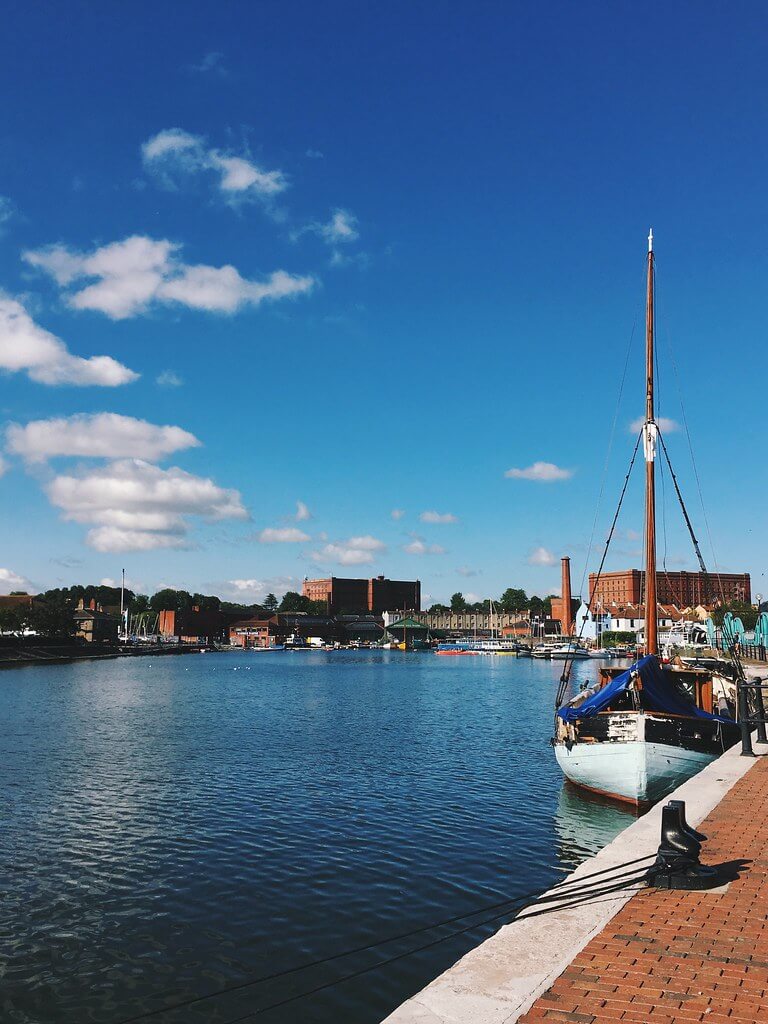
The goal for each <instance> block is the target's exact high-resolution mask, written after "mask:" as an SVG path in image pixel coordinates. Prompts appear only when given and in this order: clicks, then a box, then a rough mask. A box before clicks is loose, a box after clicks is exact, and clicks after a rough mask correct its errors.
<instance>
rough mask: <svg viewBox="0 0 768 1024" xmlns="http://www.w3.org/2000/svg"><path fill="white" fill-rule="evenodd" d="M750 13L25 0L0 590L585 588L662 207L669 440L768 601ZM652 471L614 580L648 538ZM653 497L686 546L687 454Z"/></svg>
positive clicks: (4, 227)
mask: <svg viewBox="0 0 768 1024" xmlns="http://www.w3.org/2000/svg"><path fill="white" fill-rule="evenodd" d="M763 23H764V8H763V6H762V5H758V4H756V3H749V2H744V3H741V4H739V5H736V6H735V7H734V6H733V5H725V4H721V3H717V4H716V3H707V2H703V3H702V2H697V3H692V2H690V3H689V2H676V3H673V4H667V5H663V6H662V7H660V6H658V5H657V6H654V5H646V7H645V8H642V9H641V8H639V7H638V6H637V5H636V4H634V3H623V2H617V3H613V4H605V3H593V2H582V3H579V4H573V3H570V2H562V3H560V2H551V3H541V4H532V3H514V2H506V3H496V2H484V0H479V2H477V3H474V4H472V5H469V4H466V3H451V2H439V3H438V2H436V0H435V2H424V3H420V4H413V3H412V2H409V3H406V2H401V0H393V2H390V3H388V4H385V5H370V4H369V5H363V4H359V3H354V2H342V0H327V2H325V3H322V4H318V3H316V2H314V3H312V2H297V0H293V2H292V0H280V2H238V0H229V2H228V3H226V4H220V3H212V2H194V0H190V2H187V3H185V4H183V5H180V4H176V3H168V2H163V0H160V2H153V3H151V4H150V3H148V2H141V0H140V2H137V3H133V4H130V5H128V4H126V5H117V4H97V3H95V2H90V3H83V2H77V0H71V2H70V3H68V4H66V5H61V4H57V3H52V2H44V0H43V2H40V3H37V4H22V3H18V2H11V3H9V4H8V5H7V6H6V9H5V15H4V28H5V33H6V38H7V39H12V40H13V45H12V46H7V47H6V48H5V51H4V59H3V61H2V63H1V64H0V91H1V94H2V95H3V97H4V102H3V104H2V109H0V197H2V198H0V453H1V454H0V471H1V473H2V475H1V478H0V592H8V591H10V590H15V589H29V590H42V589H47V588H49V587H54V586H65V585H71V584H73V583H98V582H100V581H103V580H107V581H108V580H118V579H119V577H120V573H121V570H122V569H125V572H126V576H127V579H128V581H129V583H130V585H132V586H133V588H134V589H137V590H139V591H142V592H149V593H152V592H153V591H154V590H156V589H159V588H160V587H162V586H176V587H183V588H185V589H188V590H201V591H203V592H205V593H218V594H219V595H221V596H223V597H227V598H230V599H233V600H240V601H243V602H250V601H258V600H259V599H260V598H263V596H264V595H265V594H266V593H267V592H269V591H273V592H275V593H277V594H280V593H282V592H284V591H285V590H286V589H300V583H301V579H302V578H303V577H305V576H318V575H327V574H330V573H333V574H335V575H342V576H344V575H354V576H370V575H374V574H379V573H383V574H386V575H387V576H390V577H392V578H400V579H412V578H418V579H421V580H422V591H423V594H424V600H425V602H426V603H432V602H433V601H443V600H446V599H448V598H449V597H450V595H451V594H452V593H454V592H455V591H457V590H461V591H462V592H463V593H464V594H465V596H468V597H469V598H470V599H478V598H481V597H485V596H487V595H492V596H495V595H498V594H500V593H501V591H502V590H503V589H505V588H506V587H509V586H515V587H523V588H525V589H526V590H527V591H528V592H529V593H539V594H545V593H555V592H557V591H558V587H559V575H560V574H559V559H560V557H561V555H565V554H568V555H570V556H571V558H572V565H573V576H574V580H573V585H574V591H575V592H579V591H580V590H582V589H583V587H582V579H583V573H584V572H585V570H586V569H590V570H594V569H595V568H596V565H597V562H598V560H599V548H601V546H602V544H603V541H604V538H605V535H606V531H607V528H608V525H609V523H610V520H611V517H612V515H613V511H614V507H615V504H616V500H617V497H618V494H619V491H620V488H621V483H622V480H623V477H624V474H625V472H626V468H627V465H628V462H629V458H630V456H631V451H632V447H633V443H634V435H633V432H632V423H633V421H634V420H635V419H636V418H637V417H638V416H640V415H642V412H643V399H644V393H643V351H642V347H643V316H644V312H643V307H644V288H645V285H644V274H645V260H646V248H647V246H646V236H647V234H648V230H649V228H650V227H651V226H653V230H654V238H655V250H656V254H657V297H658V321H657V323H658V355H659V399H660V401H659V412H660V414H661V415H662V416H664V417H665V420H667V421H668V423H667V425H666V430H665V436H666V439H667V444H668V447H669V449H670V454H671V457H672V459H673V462H674V464H675V469H676V471H677V473H678V477H679V480H680V484H681V487H682V489H683V493H684V495H685V497H686V498H687V501H688V505H689V508H690V512H691V517H692V519H693V523H694V527H695V529H696V530H697V533H698V534H699V538H700V541H701V546H702V550H703V553H704V556H705V559H706V560H707V562H708V564H709V568H710V569H712V568H719V569H721V570H723V571H735V572H743V571H748V572H751V573H752V578H753V590H754V591H758V592H759V591H761V590H762V593H764V594H765V593H768V580H766V579H765V576H764V572H765V565H766V558H767V556H768V539H766V531H765V529H764V523H765V513H764V511H763V509H764V508H765V505H766V499H768V479H766V476H765V474H764V473H763V472H762V470H761V463H760V457H759V423H760V420H761V417H762V416H763V414H764V408H765V391H766V374H765V371H764V362H765V360H764V356H763V355H762V354H761V353H763V352H764V348H765V342H766V326H767V319H768V317H767V314H766V306H765V280H766V277H768V247H767V246H766V242H765V237H766V230H765V229H766V212H767V205H768V204H767V201H766V185H765V183H766V180H767V178H768V174H767V172H768V131H767V129H768V106H767V105H766V98H767V94H768V93H767V87H768V72H766V65H765V59H764V32H763V31H762V27H763ZM625 367H626V373H625ZM622 381H623V384H622ZM681 399H682V401H681ZM686 426H687V430H686ZM689 438H690V442H691V445H690V447H689ZM691 450H692V452H693V455H694V457H695V464H694V462H693V461H692V457H691ZM694 465H695V468H696V471H697V474H698V482H699V483H700V489H701V495H702V498H703V502H702V500H700V497H699V487H698V484H697V474H696V472H694ZM641 469H642V467H641V466H638V467H637V468H636V471H635V475H634V478H633V482H632V484H631V485H630V489H629V491H628V493H627V498H626V500H625V506H624V509H623V511H622V515H621V517H620V520H619V526H618V533H617V538H616V540H615V542H614V545H613V547H612V552H611V554H610V555H609V557H608V561H607V566H608V568H614V569H620V568H629V567H633V566H639V564H640V561H641V553H640V543H639V540H638V537H639V531H640V530H641V528H642V489H641V487H642V480H641V474H640V471H641ZM659 504H660V510H659V518H660V524H661V525H660V537H659V559H660V561H661V560H662V559H664V561H665V564H666V566H667V567H668V568H670V569H672V568H674V569H681V568H687V569H695V568H696V562H695V559H694V556H693V550H692V546H691V544H690V541H689V540H688V538H687V535H686V533H685V530H684V527H683V524H682V517H681V515H680V513H679V509H678V507H677V505H676V500H675V497H674V493H673V491H672V487H671V486H670V482H669V479H668V477H667V478H666V484H665V485H664V486H660V488H659ZM590 537H593V541H592V545H591V547H590Z"/></svg>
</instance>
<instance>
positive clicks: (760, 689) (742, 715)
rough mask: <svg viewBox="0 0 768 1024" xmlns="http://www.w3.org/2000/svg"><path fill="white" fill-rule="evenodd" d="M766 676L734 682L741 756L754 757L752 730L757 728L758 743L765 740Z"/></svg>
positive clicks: (767, 680) (767, 684)
mask: <svg viewBox="0 0 768 1024" xmlns="http://www.w3.org/2000/svg"><path fill="white" fill-rule="evenodd" d="M766 688H768V677H766V678H764V679H756V678H752V679H739V680H738V682H737V684H736V696H737V700H738V712H739V725H740V726H741V754H742V757H754V754H755V752H754V750H753V749H752V730H753V729H756V730H757V741H758V743H765V742H766V732H765V726H766V711H765V706H766V699H765V693H764V691H765V690H766Z"/></svg>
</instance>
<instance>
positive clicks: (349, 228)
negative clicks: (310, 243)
mask: <svg viewBox="0 0 768 1024" xmlns="http://www.w3.org/2000/svg"><path fill="white" fill-rule="evenodd" d="M357 224H358V221H357V217H355V215H354V214H353V213H350V212H349V210H341V209H337V210H334V211H333V213H332V214H331V219H330V220H329V221H326V222H325V223H324V224H309V225H307V227H306V228H305V229H304V230H305V231H312V232H314V233H315V234H316V235H319V236H320V238H322V239H323V241H324V242H327V243H328V244H329V245H338V244H339V243H341V244H345V243H347V242H355V241H357V239H358V238H359V237H360V232H359V231H358V229H357Z"/></svg>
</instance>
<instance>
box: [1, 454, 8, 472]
mask: <svg viewBox="0 0 768 1024" xmlns="http://www.w3.org/2000/svg"><path fill="white" fill-rule="evenodd" d="M7 472H8V462H7V460H6V459H4V458H3V456H2V455H0V476H3V474H4V473H7Z"/></svg>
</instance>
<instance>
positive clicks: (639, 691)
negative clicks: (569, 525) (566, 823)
mask: <svg viewBox="0 0 768 1024" xmlns="http://www.w3.org/2000/svg"><path fill="white" fill-rule="evenodd" d="M654 330H655V315H654V253H653V231H651V233H650V235H649V236H648V285H647V297H646V332H645V334H646V345H645V368H646V402H645V421H644V423H643V427H642V433H641V436H642V443H643V454H644V456H645V550H646V564H645V655H644V657H642V658H641V659H640V660H639V661H637V662H636V663H635V664H634V665H632V666H631V668H629V669H628V670H627V671H621V670H617V669H613V670H612V669H610V668H608V669H603V670H602V672H601V673H600V678H599V680H598V682H597V683H596V684H595V685H594V686H592V687H590V688H588V689H586V690H583V691H582V692H581V693H579V694H578V695H577V696H576V697H574V698H572V699H571V700H570V701H568V702H566V703H565V704H562V705H561V701H562V697H563V691H564V689H565V687H566V686H567V683H568V677H569V672H568V663H566V670H565V671H564V673H563V677H562V679H561V691H560V693H559V694H558V704H557V709H556V716H555V735H554V737H553V739H552V744H553V746H554V749H555V757H556V758H557V762H558V764H559V765H560V768H561V769H562V771H563V773H564V775H565V776H566V778H568V779H570V781H571V782H573V783H575V784H576V785H578V786H581V787H583V788H585V789H588V790H592V791H594V792H597V793H601V794H603V795H605V796H609V797H613V798H614V799H618V800H622V801H627V802H629V803H631V804H635V805H638V806H639V805H647V804H649V803H654V802H655V801H657V800H659V799H661V798H662V797H663V796H665V795H666V794H667V793H669V792H671V791H672V790H673V789H675V788H676V787H677V786H679V785H680V784H681V783H683V782H685V781H686V780H687V779H689V778H691V776H693V775H695V774H696V773H697V772H699V771H701V769H702V768H703V767H704V766H705V765H707V764H709V763H710V762H711V761H714V760H715V758H716V757H718V756H719V755H720V754H721V753H723V751H724V750H726V749H727V748H728V747H730V746H732V745H733V744H734V743H736V742H737V741H738V738H739V729H738V726H737V725H736V724H735V722H734V721H733V719H731V718H727V717H723V716H721V715H718V714H714V713H713V710H714V706H715V705H714V699H713V679H712V675H711V673H709V672H706V671H702V670H699V669H694V668H681V669H677V668H674V667H671V666H663V665H662V663H661V660H660V658H659V647H658V602H657V598H656V481H655V459H656V451H657V442H658V440H659V437H660V435H659V429H658V425H657V423H656V419H655V409H654ZM639 440H640V439H639V438H638V444H639ZM635 450H636V451H637V448H636V449H635ZM633 458H634V457H633ZM630 469H631V466H630ZM694 543H695V538H694ZM595 589H596V587H595ZM593 593H594V589H593Z"/></svg>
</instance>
